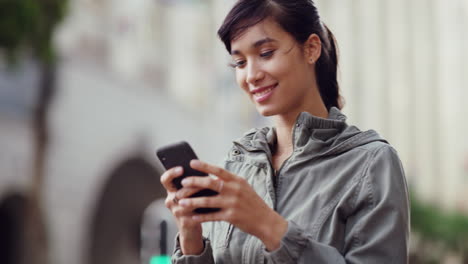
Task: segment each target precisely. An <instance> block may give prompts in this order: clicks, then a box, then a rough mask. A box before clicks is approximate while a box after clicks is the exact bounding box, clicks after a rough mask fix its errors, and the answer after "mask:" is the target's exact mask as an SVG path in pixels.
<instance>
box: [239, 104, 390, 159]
mask: <svg viewBox="0 0 468 264" xmlns="http://www.w3.org/2000/svg"><path fill="white" fill-rule="evenodd" d="M292 133H293V144H294V145H293V146H294V151H295V152H305V153H308V155H312V156H328V155H337V154H340V153H343V152H346V151H348V150H351V149H353V148H356V147H359V146H362V145H365V144H368V143H370V142H374V141H381V142H385V143H388V142H387V141H386V140H385V139H383V138H382V137H381V136H380V135H379V134H378V133H377V132H375V131H374V130H368V131H361V130H359V129H358V128H357V127H355V126H348V125H347V123H346V116H345V115H344V114H343V113H342V112H341V111H340V110H339V109H338V108H336V107H332V108H331V109H330V111H329V114H328V118H321V117H316V116H313V115H311V114H309V113H307V112H302V113H300V114H299V116H298V117H297V119H296V123H295V125H294V127H293V131H292ZM276 139H277V137H276V129H275V128H274V127H264V128H260V129H258V128H257V129H252V130H250V131H249V132H247V133H246V134H245V135H244V136H243V137H242V138H240V139H238V140H235V141H234V144H236V145H238V146H240V147H242V148H243V149H245V150H247V151H264V152H266V153H267V154H269V155H271V149H273V147H274V146H275V145H276Z"/></svg>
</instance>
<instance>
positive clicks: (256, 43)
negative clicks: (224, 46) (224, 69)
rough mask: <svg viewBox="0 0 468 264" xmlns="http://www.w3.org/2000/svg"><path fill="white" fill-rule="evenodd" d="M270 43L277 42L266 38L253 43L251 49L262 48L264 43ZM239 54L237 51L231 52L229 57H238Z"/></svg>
mask: <svg viewBox="0 0 468 264" xmlns="http://www.w3.org/2000/svg"><path fill="white" fill-rule="evenodd" d="M270 42H277V40H276V39H272V38H268V37H266V38H264V39H261V40H257V41H255V43H254V44H252V47H253V48H258V47H260V46H262V45H263V44H265V43H270ZM240 53H241V52H240V51H238V50H233V51H231V55H239V54H240Z"/></svg>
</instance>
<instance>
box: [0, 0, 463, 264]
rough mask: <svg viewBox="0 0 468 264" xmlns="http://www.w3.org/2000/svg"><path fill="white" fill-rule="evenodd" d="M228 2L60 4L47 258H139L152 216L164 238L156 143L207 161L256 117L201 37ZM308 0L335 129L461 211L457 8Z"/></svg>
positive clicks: (18, 106)
mask: <svg viewBox="0 0 468 264" xmlns="http://www.w3.org/2000/svg"><path fill="white" fill-rule="evenodd" d="M233 2H234V1H233V0H133V1H124V0H73V1H70V10H69V14H68V16H67V18H66V20H65V21H64V22H63V24H62V25H61V26H60V27H59V29H58V31H57V34H56V43H57V48H58V50H59V52H60V54H61V61H60V68H59V74H58V76H59V78H58V94H57V95H56V97H55V100H54V102H53V104H52V106H51V109H50V112H49V127H50V130H51V135H50V136H51V142H50V146H49V154H48V157H47V167H46V184H45V189H44V190H43V192H42V198H43V203H44V208H45V212H44V214H45V216H46V219H45V220H46V225H47V226H46V229H47V232H48V234H49V244H50V245H49V248H50V255H51V260H52V263H67V264H82V263H129V264H130V263H140V261H141V263H146V262H144V261H147V260H148V258H149V256H151V254H152V253H151V252H152V251H151V250H152V249H154V248H158V247H159V246H158V245H159V244H158V243H159V242H157V241H150V240H151V239H150V238H151V237H152V236H153V234H161V232H162V231H161V230H160V228H161V226H162V225H165V224H161V223H162V222H163V221H166V222H167V223H168V225H169V227H168V230H167V233H168V237H170V236H172V234H173V232H174V231H173V230H172V229H171V227H170V224H171V223H170V218H169V217H168V215H167V211H164V210H165V209H164V208H163V206H162V204H161V202H162V200H161V199H162V198H164V197H165V193H164V191H163V190H162V189H161V186H160V184H159V179H158V177H159V174H160V172H161V168H160V166H159V164H158V163H157V162H156V161H155V156H154V150H155V148H157V147H158V146H161V145H164V144H166V143H170V142H174V141H178V140H181V139H184V140H188V141H189V142H190V143H191V144H192V146H193V147H194V149H195V151H196V152H197V154H198V155H199V157H200V158H202V159H204V160H207V161H209V162H212V163H218V162H219V161H221V159H222V158H223V156H224V155H225V152H226V150H227V148H228V146H229V145H230V142H231V140H232V139H234V138H237V137H239V136H240V135H242V133H243V132H244V131H246V130H247V129H248V128H250V127H253V126H262V125H265V124H268V120H265V119H263V118H260V117H259V116H258V114H257V113H256V112H255V110H254V109H253V108H252V106H251V104H250V102H248V100H247V98H246V97H245V96H244V95H243V94H242V91H240V89H238V88H237V86H236V84H235V81H234V76H233V71H232V69H230V68H228V67H227V64H228V62H229V57H228V56H227V54H226V51H225V50H224V47H223V45H222V43H221V42H220V41H219V40H218V39H217V36H216V30H217V28H218V26H219V25H220V24H221V21H222V19H223V18H224V16H225V14H226V13H227V11H228V10H229V8H230V7H231V6H232V3H233ZM317 3H318V6H319V10H320V11H321V13H322V16H323V20H324V21H325V23H327V25H329V26H330V28H331V30H332V31H333V32H334V34H335V36H336V38H337V41H338V45H339V47H340V50H341V52H340V55H341V65H340V66H341V67H340V75H341V76H340V78H341V88H342V92H343V95H344V97H345V99H346V105H345V107H344V109H343V111H344V113H345V114H346V115H347V116H348V118H349V123H352V124H356V125H357V126H358V127H360V128H361V129H376V130H377V131H378V132H379V133H381V134H382V135H383V136H384V137H386V138H387V139H388V140H389V141H390V143H391V144H392V145H393V146H394V147H395V148H396V149H397V151H398V152H399V154H400V157H401V159H402V161H403V163H404V167H405V169H406V173H407V177H408V181H409V183H410V185H411V188H412V189H413V190H414V192H416V193H417V194H419V195H420V196H422V197H424V199H425V200H426V201H428V202H432V203H435V204H440V205H442V206H444V207H445V208H448V209H457V210H460V211H464V212H468V202H467V201H468V196H467V194H466V192H465V190H466V189H467V188H468V140H466V139H465V137H464V134H465V133H464V131H466V130H468V125H467V124H466V122H464V120H465V119H466V118H464V117H465V116H466V115H467V114H468V112H467V111H468V110H466V108H465V107H464V102H465V101H466V100H468V90H467V89H466V88H467V86H468V50H467V49H466V47H468V1H467V0H450V1H442V0H431V1H423V0H413V1H405V0H394V1H372V0H357V1H355V0H353V1H341V0H340V1H339V0H319V1H317ZM35 74H37V73H35V70H34V64H33V63H31V64H29V63H25V64H24V66H23V68H22V69H21V70H20V73H19V77H18V76H17V77H16V78H14V76H12V75H11V74H9V73H7V72H6V70H5V69H2V74H1V75H0V81H1V83H0V85H1V86H0V87H1V90H0V147H2V149H4V150H7V151H2V154H1V156H0V164H1V167H0V170H1V171H0V199H3V198H4V197H6V196H7V193H25V192H26V191H27V189H28V184H29V181H30V177H31V170H32V169H31V167H28V164H31V160H32V157H31V155H32V149H31V145H32V142H31V140H32V137H31V135H30V134H31V128H30V127H29V125H28V124H29V123H28V120H29V119H30V117H29V115H28V114H27V113H29V112H30V110H28V109H31V108H33V107H34V106H32V105H31V102H32V101H34V100H33V99H31V96H32V97H34V88H29V90H21V89H28V88H27V87H34V80H35V79H34V78H37V77H35V76H36V75H35ZM23 76H28V77H27V78H23ZM10 79H11V80H10ZM25 82H26V83H25ZM12 83H14V84H12ZM14 87H16V88H14ZM20 87H22V88H21V89H19V88H20ZM25 109H26V110H25ZM29 166H31V165H29ZM153 201H155V202H153ZM148 206H149V207H148ZM147 207H148V208H149V209H146V208H147ZM148 219H150V220H148ZM151 219H155V220H154V221H151ZM155 223H156V224H155ZM140 232H142V233H140ZM165 232H166V231H165ZM161 243H162V242H161ZM171 243H172V241H170V242H169V241H167V247H168V248H170V247H171V246H172V244H171ZM163 244H164V243H163ZM140 247H143V249H142V250H141V249H140ZM168 250H169V249H168ZM155 251H158V250H156V249H155ZM158 252H159V251H158Z"/></svg>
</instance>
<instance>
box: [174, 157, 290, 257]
mask: <svg viewBox="0 0 468 264" xmlns="http://www.w3.org/2000/svg"><path fill="white" fill-rule="evenodd" d="M190 166H191V167H192V168H194V169H196V170H198V171H202V172H205V173H207V174H212V175H215V176H216V177H217V178H216V179H215V178H214V177H187V178H185V179H184V180H183V181H182V185H183V186H184V188H182V189H181V190H179V191H177V194H176V197H177V198H178V199H179V205H180V206H182V207H183V208H184V209H185V211H184V212H187V211H193V210H194V209H196V208H202V207H203V208H205V207H208V208H221V210H220V211H218V212H214V213H209V214H196V215H191V216H190V217H191V218H192V219H193V220H194V221H196V222H197V223H202V222H209V221H226V222H229V223H231V224H233V225H234V226H236V227H237V228H239V229H241V230H242V231H244V232H246V233H249V234H251V235H254V236H256V237H258V238H259V239H260V240H261V241H262V242H263V243H264V244H265V246H266V248H267V250H269V251H273V250H275V249H277V248H279V246H280V241H281V239H282V237H283V236H284V234H285V233H286V230H287V225H288V224H287V221H286V220H285V219H284V218H283V217H282V216H280V215H279V214H278V213H277V212H275V211H274V210H273V209H271V208H270V207H268V205H267V204H266V203H265V202H264V201H263V200H262V198H261V197H260V196H258V194H257V193H256V192H255V190H254V189H253V188H252V187H251V186H250V185H249V184H248V183H247V181H246V180H245V179H244V178H242V177H239V176H237V175H234V174H232V173H230V172H228V171H226V170H224V169H222V168H219V167H216V166H213V165H210V164H207V163H205V162H201V161H199V160H192V161H191V162H190ZM200 189H212V190H214V191H217V192H218V193H219V194H218V195H216V196H210V197H197V198H187V197H189V196H190V195H191V194H192V193H194V191H193V190H200Z"/></svg>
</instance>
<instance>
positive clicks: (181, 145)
mask: <svg viewBox="0 0 468 264" xmlns="http://www.w3.org/2000/svg"><path fill="white" fill-rule="evenodd" d="M156 156H158V158H159V160H160V161H161V163H162V165H163V166H164V168H166V170H168V169H171V168H174V167H176V166H181V167H183V168H184V173H183V174H182V176H180V177H177V178H175V179H174V180H173V181H172V183H173V184H174V186H175V187H176V188H177V190H179V189H181V188H182V184H181V181H182V180H183V179H184V178H185V177H188V176H201V177H207V176H208V175H207V174H206V173H203V172H201V171H197V170H194V169H193V168H192V167H190V161H191V160H193V159H198V158H197V155H195V152H194V151H193V149H192V147H190V145H189V144H188V143H187V142H185V141H181V142H177V143H174V144H170V145H166V146H163V147H160V148H158V149H157V150H156ZM217 194H218V192H216V191H213V190H211V189H204V190H201V191H199V192H197V193H194V194H193V195H191V196H190V197H200V196H213V195H217ZM219 210H220V209H219V208H197V209H195V210H194V212H195V213H199V214H204V213H211V212H216V211H219Z"/></svg>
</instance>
